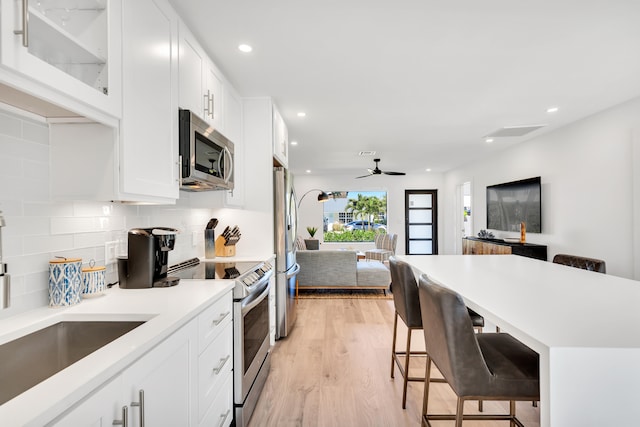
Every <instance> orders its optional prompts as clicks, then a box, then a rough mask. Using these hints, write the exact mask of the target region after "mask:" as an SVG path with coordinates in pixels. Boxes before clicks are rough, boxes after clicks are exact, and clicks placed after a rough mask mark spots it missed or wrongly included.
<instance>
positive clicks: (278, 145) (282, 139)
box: [273, 105, 289, 168]
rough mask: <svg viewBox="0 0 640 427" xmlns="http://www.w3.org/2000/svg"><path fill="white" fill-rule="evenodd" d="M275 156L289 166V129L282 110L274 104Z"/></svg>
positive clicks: (282, 163) (281, 163) (284, 165)
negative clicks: (281, 113) (281, 112)
mask: <svg viewBox="0 0 640 427" xmlns="http://www.w3.org/2000/svg"><path fill="white" fill-rule="evenodd" d="M273 157H274V158H275V159H276V160H277V161H278V163H280V165H281V166H283V167H285V168H286V167H288V166H289V131H288V130H287V125H286V124H285V122H284V120H283V118H282V116H281V115H280V112H279V111H278V109H277V108H276V106H275V105H274V106H273Z"/></svg>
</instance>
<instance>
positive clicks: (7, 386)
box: [0, 321, 145, 405]
mask: <svg viewBox="0 0 640 427" xmlns="http://www.w3.org/2000/svg"><path fill="white" fill-rule="evenodd" d="M143 323H145V322H144V321H62V322H58V323H55V324H53V325H51V326H47V327H45V328H43V329H40V330H37V331H35V332H32V333H30V334H28V335H25V336H23V337H20V338H17V339H15V340H13V341H9V342H7V343H5V344H2V345H0V360H2V364H1V365H0V384H2V387H0V405H2V404H3V403H5V402H7V401H9V400H11V399H13V398H14V397H16V396H17V395H19V394H21V393H23V392H25V391H26V390H28V389H30V388H31V387H33V386H35V385H37V384H39V383H40V382H42V381H44V380H46V379H47V378H49V377H51V376H53V375H55V374H56V373H58V372H60V371H61V370H63V369H65V368H66V367H68V366H70V365H72V364H73V363H75V362H77V361H78V360H80V359H82V358H83V357H86V356H87V355H89V354H91V353H93V352H94V351H96V350H98V349H100V348H101V347H104V346H105V345H107V344H109V343H110V342H112V341H114V340H116V339H117V338H119V337H121V336H122V335H124V334H126V333H127V332H130V331H132V330H133V329H135V328H137V327H138V326H140V325H142V324H143Z"/></svg>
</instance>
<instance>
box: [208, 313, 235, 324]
mask: <svg viewBox="0 0 640 427" xmlns="http://www.w3.org/2000/svg"><path fill="white" fill-rule="evenodd" d="M230 314H231V312H230V311H227V312H226V313H222V314H221V315H220V317H218V318H217V319H215V320H214V321H213V322H211V323H212V324H213V326H218V325H219V324H220V323H222V321H223V320H224V319H226V318H227V316H228V315H230Z"/></svg>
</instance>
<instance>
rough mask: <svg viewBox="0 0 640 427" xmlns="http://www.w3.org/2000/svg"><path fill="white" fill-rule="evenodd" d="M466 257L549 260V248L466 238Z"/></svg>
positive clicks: (463, 249)
mask: <svg viewBox="0 0 640 427" xmlns="http://www.w3.org/2000/svg"><path fill="white" fill-rule="evenodd" d="M462 253H463V254H464V255H508V254H513V255H520V256H524V257H527V258H534V259H540V260H542V261H546V260H547V247H546V246H544V245H534V244H532V243H517V242H505V241H504V240H502V239H480V238H478V237H465V238H463V239H462Z"/></svg>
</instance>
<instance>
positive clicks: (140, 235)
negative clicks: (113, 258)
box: [118, 227, 180, 289]
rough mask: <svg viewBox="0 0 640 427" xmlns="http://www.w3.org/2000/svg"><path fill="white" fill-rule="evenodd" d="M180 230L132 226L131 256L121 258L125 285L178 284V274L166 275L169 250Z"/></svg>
mask: <svg viewBox="0 0 640 427" xmlns="http://www.w3.org/2000/svg"><path fill="white" fill-rule="evenodd" d="M177 233H178V230H176V229H174V228H166V227H153V228H134V229H131V230H129V236H128V246H129V253H128V257H119V258H118V280H119V281H120V287H121V288H124V289H141V288H158V287H167V286H175V285H177V284H178V282H179V281H180V279H179V278H177V277H167V261H168V260H169V251H172V250H173V247H174V245H175V243H176V234H177Z"/></svg>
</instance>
